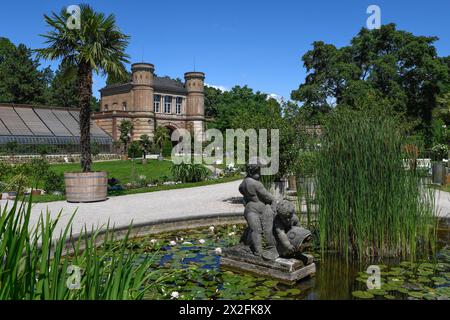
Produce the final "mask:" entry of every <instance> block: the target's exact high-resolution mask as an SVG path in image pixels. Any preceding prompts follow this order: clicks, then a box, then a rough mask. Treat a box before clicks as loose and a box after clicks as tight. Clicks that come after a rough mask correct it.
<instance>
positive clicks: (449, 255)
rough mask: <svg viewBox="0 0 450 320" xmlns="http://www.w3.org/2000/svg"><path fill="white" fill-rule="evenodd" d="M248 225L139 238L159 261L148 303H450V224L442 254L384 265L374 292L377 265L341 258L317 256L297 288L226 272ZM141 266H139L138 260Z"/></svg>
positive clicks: (140, 246) (442, 236)
mask: <svg viewBox="0 0 450 320" xmlns="http://www.w3.org/2000/svg"><path fill="white" fill-rule="evenodd" d="M243 228H244V226H243V225H231V226H216V227H214V226H211V227H210V228H201V229H194V230H185V231H176V232H171V233H163V234H158V235H151V236H146V237H141V238H136V239H133V240H132V241H131V245H132V248H133V249H134V250H142V256H141V258H142V259H144V258H145V256H147V255H152V256H153V264H152V269H151V270H149V271H151V273H150V274H151V275H150V281H157V283H158V285H155V286H152V287H151V289H150V290H149V291H148V292H147V294H146V298H147V299H175V298H176V299H186V300H190V299H206V300H209V299H238V300H239V299H256V300H258V299H306V300H316V299H321V300H323V299H430V300H434V299H448V298H449V297H450V246H449V244H450V239H449V238H450V230H449V221H448V220H447V221H446V222H443V223H441V224H440V228H439V243H438V251H437V253H436V254H435V255H434V256H430V257H423V258H422V259H420V260H417V261H415V262H410V261H401V260H398V259H391V260H385V261H382V262H378V263H377V265H378V266H379V267H380V269H381V289H372V290H368V289H367V285H366V280H367V278H368V277H369V274H367V273H366V270H367V268H368V266H369V265H371V264H375V263H350V264H347V263H346V262H345V260H342V259H341V258H340V257H339V256H338V255H337V254H335V253H332V252H329V253H327V254H325V255H324V256H322V257H321V256H320V255H319V254H317V253H314V252H312V254H314V255H315V257H316V264H317V273H316V275H315V277H313V278H310V279H306V280H304V281H301V282H299V283H298V284H296V285H291V286H289V285H284V284H282V283H279V282H278V281H276V280H273V279H267V278H262V277H257V276H253V275H249V274H240V273H236V272H232V271H229V270H224V269H223V268H222V267H221V265H220V259H221V258H220V253H221V250H222V249H223V248H226V247H228V246H231V245H234V244H237V243H238V242H239V237H240V235H241V234H242V232H243ZM137 262H139V261H137Z"/></svg>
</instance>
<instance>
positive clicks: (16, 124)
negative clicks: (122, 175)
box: [0, 104, 112, 154]
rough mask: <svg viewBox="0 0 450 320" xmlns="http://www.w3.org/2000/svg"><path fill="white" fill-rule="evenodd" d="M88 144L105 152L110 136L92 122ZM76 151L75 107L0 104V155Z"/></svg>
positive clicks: (77, 143)
mask: <svg viewBox="0 0 450 320" xmlns="http://www.w3.org/2000/svg"><path fill="white" fill-rule="evenodd" d="M91 143H92V145H93V146H94V147H95V148H96V149H97V151H98V152H102V153H109V152H111V149H112V138H111V137H110V136H109V135H108V134H107V133H106V132H104V131H103V130H102V129H100V128H99V127H98V126H97V125H96V124H95V123H94V122H93V123H92V124H91ZM79 151H80V129H79V111H78V110H77V109H64V108H49V107H36V106H30V105H13V104H0V154H42V153H46V154H64V153H77V152H79Z"/></svg>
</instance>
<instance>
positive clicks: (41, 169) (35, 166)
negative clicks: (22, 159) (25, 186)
mask: <svg viewBox="0 0 450 320" xmlns="http://www.w3.org/2000/svg"><path fill="white" fill-rule="evenodd" d="M28 166H29V168H30V177H31V179H32V182H33V184H34V185H33V187H35V188H37V186H38V184H39V182H40V181H41V179H42V177H46V176H47V175H48V173H49V171H50V164H49V163H48V161H47V160H45V159H44V158H34V159H32V160H31V161H30V162H29V163H28Z"/></svg>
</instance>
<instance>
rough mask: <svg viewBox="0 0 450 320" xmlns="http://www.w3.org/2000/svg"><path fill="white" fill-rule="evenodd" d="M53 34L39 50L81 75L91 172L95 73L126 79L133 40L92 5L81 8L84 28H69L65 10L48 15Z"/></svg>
mask: <svg viewBox="0 0 450 320" xmlns="http://www.w3.org/2000/svg"><path fill="white" fill-rule="evenodd" d="M44 18H45V22H46V23H47V25H48V26H49V27H50V28H51V30H50V31H49V32H48V33H47V34H45V35H42V36H43V37H44V38H46V41H45V43H46V45H47V48H43V49H38V50H36V51H37V52H38V54H39V56H40V57H43V58H45V59H49V60H62V61H61V63H63V64H65V65H68V66H70V67H71V68H72V70H73V69H75V70H76V72H77V78H78V90H79V92H78V95H79V108H80V145H81V167H82V169H83V172H90V171H91V164H92V158H91V143H90V139H91V137H90V124H91V98H92V73H93V72H96V73H98V72H101V73H102V74H108V75H114V76H123V75H124V74H125V73H126V70H125V66H124V63H128V62H129V61H128V58H129V57H128V55H127V54H125V49H126V47H127V45H128V40H129V36H127V35H125V34H123V33H122V32H121V31H120V30H119V28H118V27H117V25H116V19H115V17H114V15H112V14H111V15H109V16H107V17H106V16H105V15H104V14H103V13H100V12H95V11H94V10H93V9H92V8H91V7H90V6H88V5H80V22H81V23H80V28H79V29H75V28H69V27H68V26H67V21H68V19H69V18H70V14H69V13H67V12H66V10H65V9H63V10H61V12H60V13H59V14H56V13H54V12H53V13H52V15H51V16H48V15H44Z"/></svg>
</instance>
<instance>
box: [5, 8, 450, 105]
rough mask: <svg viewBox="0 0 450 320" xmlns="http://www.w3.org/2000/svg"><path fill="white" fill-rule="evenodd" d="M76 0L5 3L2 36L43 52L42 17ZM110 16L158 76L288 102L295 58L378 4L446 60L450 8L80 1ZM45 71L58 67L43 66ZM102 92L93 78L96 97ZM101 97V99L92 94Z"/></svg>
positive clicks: (297, 72) (341, 36) (333, 39)
mask: <svg viewBox="0 0 450 320" xmlns="http://www.w3.org/2000/svg"><path fill="white" fill-rule="evenodd" d="M77 3H79V2H78V1H75V0H73V1H72V0H63V1H60V0H34V1H18V0H16V1H8V2H6V1H5V2H3V3H2V5H1V8H0V10H1V11H0V36H3V37H7V38H9V39H11V40H12V41H13V42H14V43H16V44H18V43H24V44H26V45H27V46H29V47H31V48H39V47H42V46H43V40H42V38H41V37H40V36H39V34H41V33H44V32H45V31H46V27H45V24H44V21H43V14H44V13H49V12H51V11H59V10H60V9H61V8H63V7H66V6H68V5H71V4H77ZM84 3H89V4H91V5H92V6H94V8H95V9H97V10H101V11H103V12H105V13H114V14H115V15H116V18H117V22H118V25H119V27H120V28H121V29H122V31H123V32H124V33H126V34H128V35H130V36H131V41H130V45H129V47H128V50H127V51H128V54H129V55H130V56H131V60H132V62H140V61H142V60H144V61H146V62H151V63H153V64H155V66H156V72H157V73H158V75H169V76H171V77H180V78H182V77H183V74H184V72H186V71H191V70H192V69H193V68H194V60H195V65H196V70H197V71H203V72H205V73H206V82H207V83H208V84H212V85H216V86H222V87H225V88H230V87H232V86H234V85H237V84H238V85H248V86H250V87H251V88H253V89H255V90H259V91H262V92H265V93H268V94H276V95H279V96H283V97H285V98H289V96H290V92H291V90H293V89H296V88H297V87H298V85H299V84H300V83H302V82H303V81H304V78H305V70H304V68H303V65H302V63H301V60H300V57H301V56H302V55H303V54H304V53H305V52H306V51H307V50H309V49H310V48H311V43H312V42H313V41H316V40H323V41H325V42H328V43H333V44H335V45H337V46H343V45H346V44H348V43H349V41H350V39H351V38H352V37H353V36H354V35H355V34H356V33H357V32H358V31H359V30H360V28H361V27H363V26H365V25H366V19H367V17H368V15H367V14H366V9H367V7H368V6H369V5H370V4H376V5H379V6H380V7H381V10H382V23H383V24H387V23H390V22H395V23H397V25H398V27H399V28H400V29H403V30H408V31H411V32H413V33H414V34H418V35H435V36H438V37H439V38H440V40H439V41H438V42H437V44H436V46H437V48H438V52H439V54H440V55H442V56H445V55H450V41H449V39H450V37H449V36H450V27H449V25H448V21H449V17H450V1H448V0H427V1H411V0H410V1H405V0H396V1H379V0H373V1H365V0H341V1H332V0H328V1H326V0H315V1H301V0H297V1H283V0H279V1H266V0H258V1H253V0H252V1H250V0H247V1H245V0H241V1H238V0H226V1H215V0H209V1H204V0H191V1H186V0H170V1H138V0H127V1H125V0H114V1H112V0H97V1H89V0H87V1H84ZM43 65H44V66H45V65H52V66H55V64H54V63H53V64H52V63H51V62H43ZM103 85H104V79H103V78H101V77H100V76H96V77H95V81H94V90H95V91H96V90H98V89H100V88H101V87H102V86H103ZM97 95H98V93H97Z"/></svg>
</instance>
